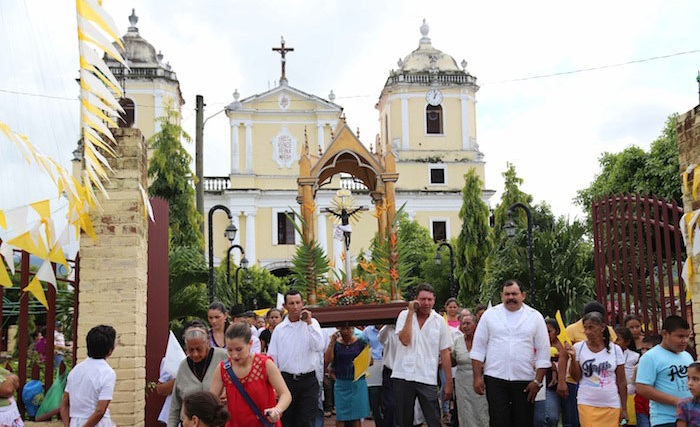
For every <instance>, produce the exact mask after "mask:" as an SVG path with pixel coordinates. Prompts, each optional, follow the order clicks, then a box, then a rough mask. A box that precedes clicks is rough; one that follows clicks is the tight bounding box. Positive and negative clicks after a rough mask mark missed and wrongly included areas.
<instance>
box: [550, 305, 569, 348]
mask: <svg viewBox="0 0 700 427" xmlns="http://www.w3.org/2000/svg"><path fill="white" fill-rule="evenodd" d="M554 318H555V319H557V324H558V325H559V335H557V338H559V342H560V343H562V345H563V344H565V343H569V344H571V338H569V334H567V333H566V327H565V326H564V321H563V320H561V313H560V312H559V310H557V314H555V315H554Z"/></svg>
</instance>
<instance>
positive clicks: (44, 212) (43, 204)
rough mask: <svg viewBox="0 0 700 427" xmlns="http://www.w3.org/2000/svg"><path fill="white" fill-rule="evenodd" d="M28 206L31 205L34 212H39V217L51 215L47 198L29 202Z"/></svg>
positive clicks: (43, 217)
mask: <svg viewBox="0 0 700 427" xmlns="http://www.w3.org/2000/svg"><path fill="white" fill-rule="evenodd" d="M29 206H31V207H32V208H33V209H34V210H35V211H36V213H38V214H39V216H40V217H41V219H46V218H48V217H50V216H51V205H50V204H49V200H48V199H47V200H42V201H40V202H34V203H31V204H30V205H29Z"/></svg>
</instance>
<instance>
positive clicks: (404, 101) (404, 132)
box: [401, 94, 409, 150]
mask: <svg viewBox="0 0 700 427" xmlns="http://www.w3.org/2000/svg"><path fill="white" fill-rule="evenodd" d="M408 137H409V135H408V96H407V95H406V94H402V95H401V141H402V143H403V144H402V145H403V149H404V150H408Z"/></svg>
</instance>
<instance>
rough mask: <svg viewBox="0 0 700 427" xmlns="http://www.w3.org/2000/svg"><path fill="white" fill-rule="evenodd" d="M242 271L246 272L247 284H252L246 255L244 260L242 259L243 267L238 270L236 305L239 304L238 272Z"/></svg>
mask: <svg viewBox="0 0 700 427" xmlns="http://www.w3.org/2000/svg"><path fill="white" fill-rule="evenodd" d="M241 270H245V272H246V277H245V281H246V284H250V274H248V258H246V257H245V255H244V256H243V258H241V265H240V266H238V267H237V268H236V304H238V272H239V271H241Z"/></svg>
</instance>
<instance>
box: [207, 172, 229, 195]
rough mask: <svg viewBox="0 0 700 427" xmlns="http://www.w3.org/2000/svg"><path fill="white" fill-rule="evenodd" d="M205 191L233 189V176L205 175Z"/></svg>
mask: <svg viewBox="0 0 700 427" xmlns="http://www.w3.org/2000/svg"><path fill="white" fill-rule="evenodd" d="M203 181H204V191H212V192H216V191H225V190H230V189H231V178H229V177H228V176H205V177H204V180H203Z"/></svg>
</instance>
